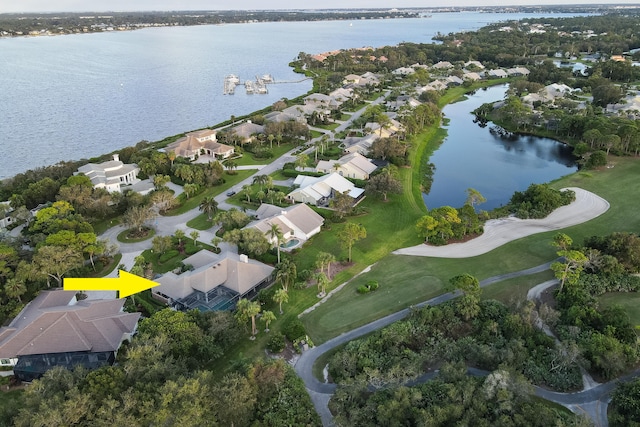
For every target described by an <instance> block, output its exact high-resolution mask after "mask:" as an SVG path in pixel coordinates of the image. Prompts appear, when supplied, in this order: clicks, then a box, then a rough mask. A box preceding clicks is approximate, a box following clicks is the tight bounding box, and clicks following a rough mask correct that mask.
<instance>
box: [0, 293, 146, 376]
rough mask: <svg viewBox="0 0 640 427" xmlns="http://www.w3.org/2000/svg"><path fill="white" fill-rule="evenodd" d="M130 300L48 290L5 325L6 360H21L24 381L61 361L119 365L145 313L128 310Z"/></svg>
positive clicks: (1, 351)
mask: <svg viewBox="0 0 640 427" xmlns="http://www.w3.org/2000/svg"><path fill="white" fill-rule="evenodd" d="M124 301H125V300H124V299H113V300H82V301H78V300H77V299H76V292H72V291H63V290H61V289H56V290H45V291H42V292H41V293H40V295H38V296H37V297H36V298H35V299H34V300H33V301H31V302H30V303H29V304H27V306H26V307H25V308H24V309H23V310H22V311H21V312H20V314H19V315H18V316H16V318H15V319H13V321H12V322H11V323H10V324H9V326H7V327H2V328H0V361H1V362H2V364H3V365H12V364H15V367H14V369H13V370H14V372H15V374H16V376H18V378H20V379H21V380H23V381H31V380H33V379H35V378H39V377H40V376H42V375H43V374H44V373H45V372H46V371H47V370H49V369H51V368H53V367H55V366H64V367H67V368H72V367H74V366H76V365H82V366H84V367H85V368H87V369H94V368H99V367H101V366H105V365H110V364H113V362H114V361H115V355H116V353H117V351H118V349H119V348H120V345H121V344H122V343H123V342H124V341H125V340H129V339H130V338H131V336H132V334H133V333H134V332H135V331H136V328H137V325H138V319H139V318H140V313H125V312H123V309H122V308H123V306H124Z"/></svg>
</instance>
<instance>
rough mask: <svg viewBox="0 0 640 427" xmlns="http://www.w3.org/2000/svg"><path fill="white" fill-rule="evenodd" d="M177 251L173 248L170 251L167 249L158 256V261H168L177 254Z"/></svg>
mask: <svg viewBox="0 0 640 427" xmlns="http://www.w3.org/2000/svg"><path fill="white" fill-rule="evenodd" d="M178 255H179V252H178V251H177V250H175V249H172V250H170V251H167V252H165V253H163V254H162V255H160V257H159V258H158V262H159V263H160V264H164V263H165V262H167V261H169V260H170V259H171V258H173V257H175V256H178Z"/></svg>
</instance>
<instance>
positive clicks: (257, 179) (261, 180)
mask: <svg viewBox="0 0 640 427" xmlns="http://www.w3.org/2000/svg"><path fill="white" fill-rule="evenodd" d="M268 180H269V176H268V175H256V176H254V177H253V183H254V184H258V185H259V186H260V189H261V190H262V187H263V186H264V185H265V184H266V183H267V181H268Z"/></svg>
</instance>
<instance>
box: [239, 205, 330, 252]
mask: <svg viewBox="0 0 640 427" xmlns="http://www.w3.org/2000/svg"><path fill="white" fill-rule="evenodd" d="M256 216H257V217H258V220H257V221H254V222H252V223H251V224H249V225H247V226H246V227H245V228H256V229H258V230H260V231H261V232H263V233H264V234H265V235H266V237H267V239H268V240H269V242H270V243H271V244H272V245H275V244H276V243H277V242H276V241H275V240H276V239H275V238H273V237H270V236H269V235H268V233H269V230H271V227H272V226H273V225H276V226H277V227H278V228H279V229H280V232H281V233H282V235H283V240H284V241H283V243H282V244H281V247H282V248H283V249H289V250H290V249H294V248H296V247H298V246H300V245H302V244H304V242H306V241H307V240H309V239H310V238H311V237H313V236H315V235H316V234H318V233H319V232H320V229H321V228H322V224H324V218H322V216H321V215H319V214H318V213H316V211H314V210H313V209H311V208H310V207H309V206H307V205H305V204H304V203H298V204H295V205H293V206H289V207H287V208H281V207H279V206H275V205H270V204H267V203H263V204H261V205H260V207H259V208H258V210H257V211H256Z"/></svg>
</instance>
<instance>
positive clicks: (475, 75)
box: [462, 72, 482, 82]
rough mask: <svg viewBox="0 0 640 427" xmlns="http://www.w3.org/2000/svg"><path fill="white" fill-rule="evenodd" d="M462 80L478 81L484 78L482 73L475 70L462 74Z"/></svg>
mask: <svg viewBox="0 0 640 427" xmlns="http://www.w3.org/2000/svg"><path fill="white" fill-rule="evenodd" d="M462 80H471V81H472V82H477V81H478V80H482V77H480V74H478V73H474V72H466V73H464V74H463V75H462Z"/></svg>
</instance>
